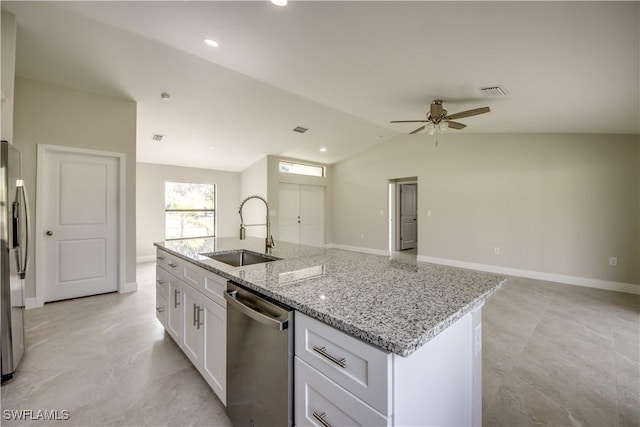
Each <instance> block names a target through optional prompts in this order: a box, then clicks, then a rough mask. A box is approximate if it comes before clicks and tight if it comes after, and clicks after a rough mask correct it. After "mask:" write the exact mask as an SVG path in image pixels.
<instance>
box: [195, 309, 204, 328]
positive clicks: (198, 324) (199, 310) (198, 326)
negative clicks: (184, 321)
mask: <svg viewBox="0 0 640 427" xmlns="http://www.w3.org/2000/svg"><path fill="white" fill-rule="evenodd" d="M203 311H204V308H200V306H198V323H197V324H196V329H200V326H202V325H204V323H202V322H200V313H202V312H203Z"/></svg>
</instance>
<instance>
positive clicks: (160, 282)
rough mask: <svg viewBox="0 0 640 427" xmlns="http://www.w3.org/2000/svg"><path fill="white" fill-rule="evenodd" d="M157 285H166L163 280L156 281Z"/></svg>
mask: <svg viewBox="0 0 640 427" xmlns="http://www.w3.org/2000/svg"><path fill="white" fill-rule="evenodd" d="M156 283H157V284H158V285H162V284H163V283H164V281H162V280H160V279H158V280H156Z"/></svg>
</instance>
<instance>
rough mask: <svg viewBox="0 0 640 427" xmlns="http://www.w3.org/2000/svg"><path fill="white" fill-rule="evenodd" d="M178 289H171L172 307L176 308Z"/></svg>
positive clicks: (177, 304)
mask: <svg viewBox="0 0 640 427" xmlns="http://www.w3.org/2000/svg"><path fill="white" fill-rule="evenodd" d="M179 293H180V291H179V290H178V289H174V290H173V308H178V306H179V305H180V303H179V302H178V294H179Z"/></svg>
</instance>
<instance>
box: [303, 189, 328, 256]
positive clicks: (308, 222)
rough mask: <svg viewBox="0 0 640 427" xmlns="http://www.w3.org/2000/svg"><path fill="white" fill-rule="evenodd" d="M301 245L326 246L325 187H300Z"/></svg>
mask: <svg viewBox="0 0 640 427" xmlns="http://www.w3.org/2000/svg"><path fill="white" fill-rule="evenodd" d="M300 218H301V221H300V243H301V244H303V245H311V246H322V245H324V187H320V186H316V185H301V186H300Z"/></svg>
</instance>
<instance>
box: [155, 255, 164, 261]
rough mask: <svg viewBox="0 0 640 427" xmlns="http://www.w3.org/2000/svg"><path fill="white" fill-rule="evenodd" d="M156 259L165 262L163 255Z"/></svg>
mask: <svg viewBox="0 0 640 427" xmlns="http://www.w3.org/2000/svg"><path fill="white" fill-rule="evenodd" d="M156 258H157V259H158V261H164V257H163V256H162V255H158V256H157V257H156Z"/></svg>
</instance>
